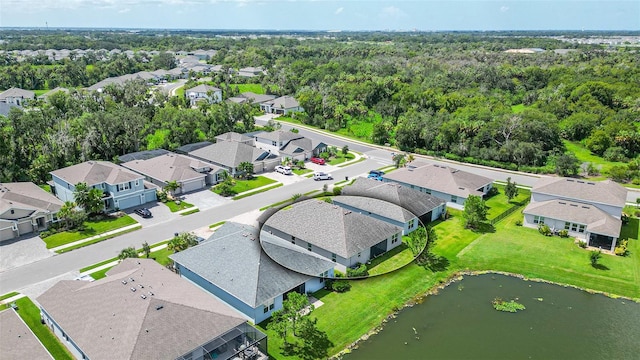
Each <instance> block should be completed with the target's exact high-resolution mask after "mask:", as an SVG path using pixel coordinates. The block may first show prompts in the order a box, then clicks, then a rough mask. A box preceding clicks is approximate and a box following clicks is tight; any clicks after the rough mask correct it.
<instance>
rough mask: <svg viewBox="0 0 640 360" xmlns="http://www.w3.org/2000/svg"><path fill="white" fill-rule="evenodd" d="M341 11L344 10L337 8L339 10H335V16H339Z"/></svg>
mask: <svg viewBox="0 0 640 360" xmlns="http://www.w3.org/2000/svg"><path fill="white" fill-rule="evenodd" d="M343 10H344V8H343V7H339V8H337V9H336V12H335V14H336V15H339V14H340V13H341V12H342V11H343Z"/></svg>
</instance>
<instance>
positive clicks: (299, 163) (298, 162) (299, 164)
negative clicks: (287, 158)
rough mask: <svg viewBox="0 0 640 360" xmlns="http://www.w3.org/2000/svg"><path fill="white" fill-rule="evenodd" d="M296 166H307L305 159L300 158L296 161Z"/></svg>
mask: <svg viewBox="0 0 640 360" xmlns="http://www.w3.org/2000/svg"><path fill="white" fill-rule="evenodd" d="M296 166H297V167H298V168H299V169H304V168H305V164H304V161H303V160H298V161H297V162H296Z"/></svg>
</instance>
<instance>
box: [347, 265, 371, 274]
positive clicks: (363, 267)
mask: <svg viewBox="0 0 640 360" xmlns="http://www.w3.org/2000/svg"><path fill="white" fill-rule="evenodd" d="M367 275H369V272H368V271H367V265H365V264H357V266H356V267H355V268H354V269H352V268H347V277H363V276H367Z"/></svg>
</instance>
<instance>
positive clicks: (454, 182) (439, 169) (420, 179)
mask: <svg viewBox="0 0 640 360" xmlns="http://www.w3.org/2000/svg"><path fill="white" fill-rule="evenodd" d="M382 181H384V182H395V183H398V184H401V185H403V186H407V187H409V188H411V189H415V190H418V191H422V192H425V193H427V194H431V195H433V196H435V197H437V198H440V199H442V200H444V201H446V202H447V206H450V207H452V208H456V209H463V208H464V202H465V201H466V200H467V198H468V197H469V196H470V195H475V196H481V197H483V196H485V195H487V194H488V193H489V190H491V187H492V185H493V179H489V178H488V177H484V176H481V175H476V174H472V173H470V172H466V171H462V170H458V169H455V168H451V167H448V166H444V165H437V164H426V165H424V164H420V165H418V166H417V167H415V168H414V167H405V168H401V169H398V170H395V171H393V172H391V173H389V174H385V175H384V177H383V180H382Z"/></svg>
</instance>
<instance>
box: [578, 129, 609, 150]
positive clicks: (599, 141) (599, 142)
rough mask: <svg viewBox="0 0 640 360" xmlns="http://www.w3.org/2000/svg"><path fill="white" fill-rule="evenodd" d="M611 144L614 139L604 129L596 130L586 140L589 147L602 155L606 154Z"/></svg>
mask: <svg viewBox="0 0 640 360" xmlns="http://www.w3.org/2000/svg"><path fill="white" fill-rule="evenodd" d="M611 144H613V140H612V139H611V137H610V136H609V134H607V133H606V132H605V131H604V130H596V131H594V132H593V133H592V134H591V136H589V137H588V138H587V140H586V141H585V145H586V146H587V149H589V150H591V152H592V153H594V154H597V155H600V156H602V154H604V152H605V151H606V150H607V149H608V148H609V147H610V146H611Z"/></svg>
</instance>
